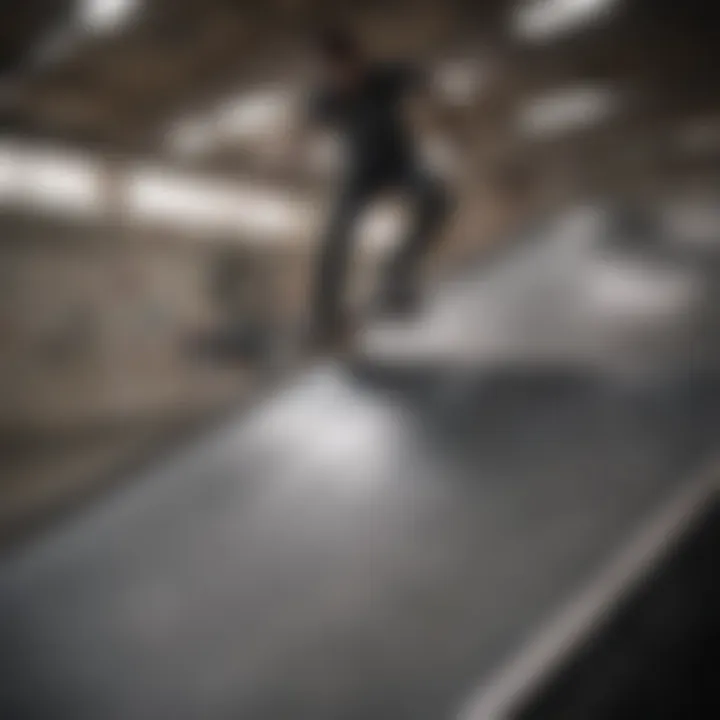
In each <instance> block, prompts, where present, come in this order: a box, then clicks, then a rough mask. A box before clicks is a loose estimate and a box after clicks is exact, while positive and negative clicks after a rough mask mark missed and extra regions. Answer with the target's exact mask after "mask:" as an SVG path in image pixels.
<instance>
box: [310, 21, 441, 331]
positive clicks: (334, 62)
mask: <svg viewBox="0 0 720 720" xmlns="http://www.w3.org/2000/svg"><path fill="white" fill-rule="evenodd" d="M319 51H320V60H321V63H322V68H323V71H324V83H323V85H322V87H321V88H319V90H317V91H316V92H315V93H314V94H313V96H312V98H311V108H310V110H311V113H310V114H311V121H312V122H313V123H314V124H323V125H326V126H329V127H332V128H334V129H336V130H338V131H340V133H341V134H342V136H343V138H344V140H345V151H346V165H345V167H346V169H345V172H344V173H343V178H342V179H341V182H340V183H339V192H338V196H337V198H336V200H335V205H334V209H333V211H332V213H331V217H330V222H329V226H328V228H327V230H326V235H325V238H324V242H323V245H322V250H321V257H320V261H319V270H318V277H317V280H316V286H315V298H314V320H315V337H316V340H318V341H319V342H320V343H321V344H322V343H324V342H333V341H334V340H335V339H337V338H338V337H339V336H340V337H341V336H342V335H343V333H344V332H345V330H346V329H347V328H346V322H345V319H344V317H343V311H342V308H341V294H342V291H343V289H344V286H345V279H346V274H347V265H348V259H349V257H348V256H349V252H350V247H349V245H350V239H351V235H352V231H353V229H354V227H355V223H356V220H357V219H358V216H359V215H360V213H361V211H362V210H363V209H365V207H366V206H367V204H368V203H369V202H370V201H371V200H373V199H374V198H375V197H376V196H377V195H378V194H379V193H380V192H381V191H384V190H386V189H399V190H401V191H403V193H404V194H405V195H406V196H408V199H409V200H410V201H411V203H412V205H413V219H412V222H411V229H410V233H409V236H408V237H407V238H406V239H405V241H404V242H403V243H402V244H401V246H400V249H399V250H398V251H397V252H396V253H395V255H394V257H392V258H391V260H390V262H389V263H388V266H387V270H386V273H385V277H384V287H383V289H382V305H383V307H384V308H385V309H386V310H388V311H391V312H396V311H405V310H406V309H409V308H410V307H412V305H413V304H414V295H415V292H416V282H417V272H418V264H419V260H420V258H421V256H422V255H423V253H425V252H426V251H427V249H428V247H429V246H430V244H431V241H432V240H433V238H434V237H435V236H436V235H437V234H438V231H439V229H440V225H441V224H442V221H443V219H444V217H445V215H446V212H447V197H446V193H445V190H444V187H443V186H442V184H441V183H440V182H439V181H438V180H437V179H436V178H435V177H433V176H432V175H431V174H429V173H428V172H427V171H426V170H425V169H424V168H423V167H422V164H421V162H420V160H419V158H418V156H417V153H416V152H415V148H414V146H413V140H412V134H411V132H410V130H409V128H407V127H406V125H405V123H404V121H403V117H402V108H401V105H402V101H403V100H404V99H405V97H406V96H407V95H408V94H409V93H410V92H411V91H413V90H414V89H416V88H417V87H418V86H419V85H420V83H421V74H420V73H419V72H418V71H417V70H416V69H415V68H412V67H408V66H405V65H400V64H389V63H370V62H368V61H367V60H366V59H365V57H364V55H363V53H362V52H361V50H360V48H359V46H358V45H357V43H356V42H355V41H354V39H353V38H352V37H351V36H349V35H347V34H344V33H342V32H338V31H331V32H328V33H326V34H324V35H323V36H322V37H321V40H320V43H319Z"/></svg>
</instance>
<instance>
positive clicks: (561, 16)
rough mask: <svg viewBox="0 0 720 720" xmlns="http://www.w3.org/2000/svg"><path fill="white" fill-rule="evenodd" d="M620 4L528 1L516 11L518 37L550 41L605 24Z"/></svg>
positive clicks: (606, 0) (576, 0) (613, 0)
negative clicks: (603, 19)
mask: <svg viewBox="0 0 720 720" xmlns="http://www.w3.org/2000/svg"><path fill="white" fill-rule="evenodd" d="M617 2H618V0H527V1H526V2H523V3H522V5H521V6H520V7H518V8H516V10H515V17H514V21H513V26H514V29H515V32H516V34H517V35H518V36H519V37H521V38H523V39H525V40H532V41H542V40H548V39H551V38H553V37H556V36H559V35H563V34H565V33H568V32H570V31H572V30H574V29H576V28H578V27H580V26H582V25H587V24H590V23H594V22H597V21H598V20H601V19H602V18H603V17H604V16H605V15H606V14H607V13H608V12H609V11H610V10H611V9H612V8H613V7H614V6H615V5H616V4H617Z"/></svg>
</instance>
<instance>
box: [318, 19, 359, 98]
mask: <svg viewBox="0 0 720 720" xmlns="http://www.w3.org/2000/svg"><path fill="white" fill-rule="evenodd" d="M317 53H318V58H319V60H320V65H321V68H322V72H323V74H324V75H325V77H326V79H327V80H328V81H329V82H330V83H331V84H332V85H334V86H335V87H337V88H339V89H349V88H352V87H353V86H354V85H355V84H356V83H357V82H358V80H359V79H360V77H361V76H362V72H363V69H364V64H365V58H364V56H363V53H362V50H361V48H360V45H359V43H358V41H357V39H356V38H355V37H354V36H353V35H352V34H350V33H348V32H347V31H345V30H343V29H340V28H329V29H326V30H324V31H323V32H322V33H321V34H320V35H319V37H318V41H317Z"/></svg>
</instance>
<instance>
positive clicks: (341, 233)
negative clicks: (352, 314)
mask: <svg viewBox="0 0 720 720" xmlns="http://www.w3.org/2000/svg"><path fill="white" fill-rule="evenodd" d="M394 189H397V190H400V191H401V192H402V193H403V194H404V195H406V196H407V197H408V199H409V200H410V202H411V204H412V213H413V217H412V221H411V226H410V232H409V234H408V236H407V237H406V238H405V240H404V241H403V242H402V243H401V245H400V247H399V249H398V251H397V252H396V253H395V254H394V256H393V257H392V258H391V259H390V261H389V263H388V266H387V271H386V275H385V283H386V284H387V286H388V287H387V288H386V289H387V290H389V291H390V292H392V286H393V285H405V284H407V283H408V282H412V281H413V280H414V277H415V274H416V273H417V269H418V264H419V260H420V259H421V258H422V256H423V254H424V253H425V252H426V251H427V250H428V248H429V247H430V246H431V244H432V241H433V239H434V238H435V237H436V236H437V235H438V231H439V229H440V226H441V225H442V222H443V220H444V219H445V216H446V214H447V211H448V201H447V200H448V199H447V195H446V192H445V188H444V187H443V185H442V184H441V183H440V182H439V181H438V179H437V178H435V177H434V176H432V175H430V174H428V173H427V172H426V171H425V170H423V169H420V168H418V167H415V166H412V165H409V166H407V167H400V168H396V169H393V170H388V171H386V172H383V173H377V174H368V175H367V176H364V177H363V176H359V177H352V178H351V179H349V180H347V181H346V182H345V183H344V184H343V185H342V186H341V189H340V192H339V195H338V197H337V199H336V201H335V206H334V209H333V211H332V214H331V218H330V223H329V227H328V228H327V230H326V234H325V238H324V241H323V246H322V249H321V257H320V263H319V270H318V276H317V280H316V286H315V298H314V314H315V322H316V327H317V329H318V330H319V331H320V332H327V333H333V332H334V331H335V330H337V329H338V328H339V327H341V326H342V322H343V318H342V307H341V303H342V299H343V297H342V296H343V292H344V289H345V282H346V277H347V270H348V262H349V256H350V251H351V248H350V243H351V240H352V236H353V230H354V229H355V225H356V222H357V220H358V218H359V216H360V214H361V213H362V211H363V210H365V209H366V207H367V206H368V204H369V203H370V202H371V201H372V200H373V199H375V198H376V197H377V195H378V194H379V193H381V192H383V191H385V190H394Z"/></svg>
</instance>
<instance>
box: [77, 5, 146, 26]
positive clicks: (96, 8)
mask: <svg viewBox="0 0 720 720" xmlns="http://www.w3.org/2000/svg"><path fill="white" fill-rule="evenodd" d="M139 4H140V3H139V0H79V2H78V11H77V22H78V24H80V25H81V26H82V27H83V28H84V29H85V30H89V31H90V32H107V31H111V30H116V29H118V28H119V27H120V26H122V25H123V24H125V23H126V22H127V20H128V19H129V18H130V16H131V15H132V14H133V13H134V12H136V10H137V9H138V6H139Z"/></svg>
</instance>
